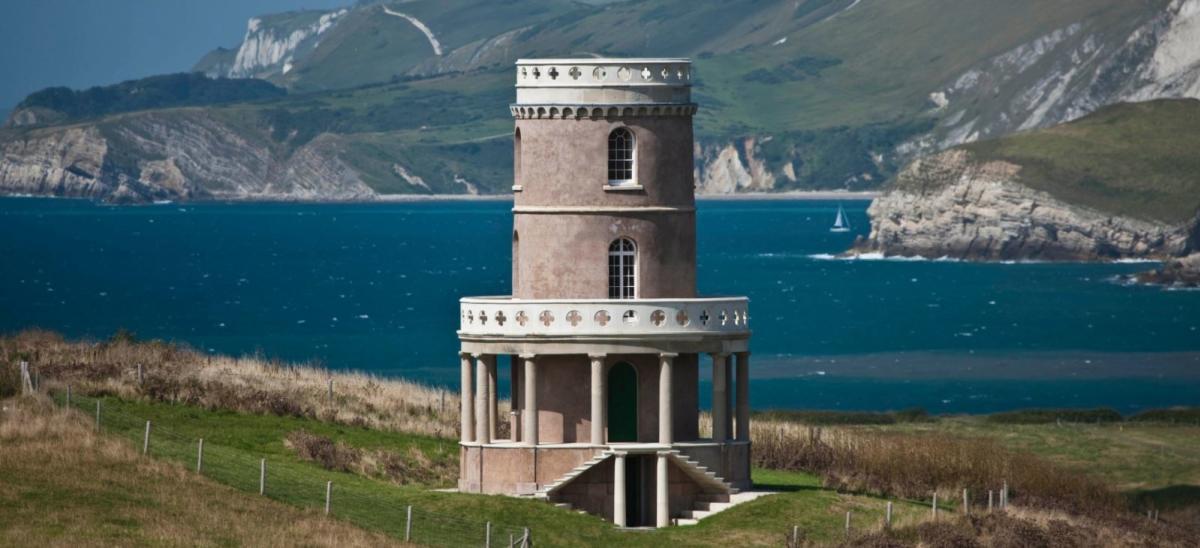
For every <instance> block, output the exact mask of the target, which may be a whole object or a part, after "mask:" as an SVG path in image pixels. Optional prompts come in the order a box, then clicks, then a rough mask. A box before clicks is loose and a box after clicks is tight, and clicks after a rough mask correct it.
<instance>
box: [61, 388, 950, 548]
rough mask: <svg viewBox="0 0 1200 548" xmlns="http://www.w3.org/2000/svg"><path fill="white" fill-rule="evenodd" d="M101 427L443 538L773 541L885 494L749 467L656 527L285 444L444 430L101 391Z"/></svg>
mask: <svg viewBox="0 0 1200 548" xmlns="http://www.w3.org/2000/svg"><path fill="white" fill-rule="evenodd" d="M101 402H102V417H103V423H104V431H105V432H106V433H109V434H111V435H114V436H118V437H121V438H124V439H126V440H127V441H129V442H130V443H132V444H134V446H135V447H138V448H140V447H141V442H142V435H143V431H144V430H143V429H144V428H145V422H144V421H145V420H147V419H148V420H151V421H152V424H153V427H152V434H151V444H150V452H151V454H152V455H153V456H155V457H158V458H164V459H168V460H173V461H178V462H181V463H183V464H184V465H186V466H189V467H191V466H194V463H195V458H196V449H197V446H196V439H197V438H199V437H204V439H205V457H204V473H205V475H207V476H208V477H210V478H212V479H215V480H217V481H219V482H221V483H225V484H228V485H231V486H233V487H236V488H238V489H241V490H243V491H249V492H252V493H256V492H257V490H258V472H259V459H261V458H265V459H267V488H266V490H267V496H268V497H270V498H273V499H276V500H280V501H283V502H286V503H289V504H292V505H295V506H299V507H301V508H321V507H322V505H323V504H324V492H325V482H326V481H332V482H333V484H334V488H333V489H334V490H333V513H334V515H336V516H337V517H339V518H342V519H345V520H348V521H349V522H351V523H353V524H355V525H358V526H361V527H364V528H366V529H369V530H374V531H381V532H384V533H386V534H389V535H392V536H400V535H402V534H403V527H404V513H405V509H406V507H407V506H408V505H412V506H413V507H414V508H415V515H416V516H417V518H416V519H415V523H416V525H415V526H414V527H415V531H414V535H416V538H417V540H418V541H422V539H439V540H438V542H445V543H455V544H459V543H471V542H477V538H476V537H473V536H471V535H474V534H475V533H476V532H477V531H476V530H477V529H480V528H482V526H483V524H484V522H486V521H492V522H493V523H495V524H498V525H497V526H496V527H497V529H496V530H497V531H498V532H500V533H503V534H502V538H507V533H506V532H507V531H517V530H518V529H519V528H520V527H530V528H531V529H532V531H533V534H534V539H535V541H536V542H538V543H540V544H543V545H552V546H581V545H613V544H620V545H629V546H654V545H661V544H663V543H675V544H679V545H687V546H723V545H728V544H730V543H741V544H751V545H754V544H764V543H768V544H773V543H777V542H779V540H780V539H781V538H782V535H784V534H785V532H787V531H790V530H791V528H792V526H795V525H798V526H800V527H801V529H802V530H803V531H804V532H805V535H806V536H807V538H809V539H813V540H832V539H836V538H839V536H840V535H841V534H842V527H843V523H844V519H845V512H847V511H852V512H853V513H854V518H853V519H854V523H855V524H856V525H855V526H856V527H863V528H868V527H874V526H876V525H878V524H879V523H880V522H881V521H882V518H883V513H884V506H885V501H884V500H882V499H878V498H874V497H868V496H859V495H853V494H841V493H837V492H834V491H831V490H827V489H823V488H821V487H820V482H819V480H818V479H817V478H815V477H813V476H811V475H808V474H800V473H790V472H778V471H769V470H755V471H754V473H753V477H754V480H755V482H757V483H759V484H761V485H762V486H764V487H767V488H770V489H774V490H779V491H781V493H780V494H778V495H772V496H769V497H765V498H762V499H759V500H756V501H753V502H750V503H746V504H743V505H741V506H738V507H736V508H733V509H731V510H728V511H726V512H723V513H721V514H718V515H717V516H714V517H712V518H709V519H706V520H704V521H702V522H701V523H700V524H699V525H697V526H692V527H674V528H670V529H666V530H659V531H653V532H636V533H634V532H624V531H619V530H617V529H615V528H614V527H612V526H611V524H609V523H607V522H605V521H603V520H601V519H599V518H597V517H594V516H589V515H581V514H577V513H574V512H569V511H564V510H560V509H557V508H554V507H553V506H551V505H549V504H545V503H542V502H536V501H531V500H521V499H515V498H511V497H504V496H483V495H469V494H457V493H445V492H437V491H433V490H430V489H427V488H425V487H419V486H411V485H409V486H398V485H392V484H388V483H385V482H381V481H377V480H373V479H368V478H364V477H360V476H356V475H352V474H349V473H339V472H331V471H327V470H324V469H322V468H320V467H318V466H317V465H315V464H313V463H310V462H306V461H302V460H300V459H298V458H297V457H295V456H294V455H292V454H291V453H290V451H289V450H288V449H287V448H286V447H285V446H284V444H283V437H284V436H285V435H286V434H287V433H288V432H290V431H293V430H298V429H305V430H308V431H310V432H314V433H318V434H321V435H324V436H328V437H331V438H333V439H335V440H338V441H342V442H345V443H347V444H350V445H353V446H355V447H362V448H379V447H385V448H392V449H402V448H404V447H406V446H409V445H415V446H418V447H421V448H422V450H424V451H426V452H429V453H431V454H436V455H440V457H439V458H455V459H456V458H457V444H456V443H455V442H454V441H452V440H444V439H434V438H428V437H422V436H410V435H405V434H396V433H383V432H375V431H371V430H368V429H361V428H351V427H344V426H337V425H330V424H325V423H321V422H317V421H312V420H307V419H298V418H289V417H274V416H259V415H246V414H239V413H232V412H226V411H209V410H204V409H199V408H194V407H189V406H184V405H171V404H163V403H149V402H140V401H126V400H120V399H115V398H103V399H102V400H101ZM75 404H76V406H77V407H78V408H79V409H80V411H81V412H83V413H85V414H87V415H88V416H92V414H93V413H94V410H95V403H94V400H91V399H86V398H80V397H78V396H76V397H75ZM896 508H897V509H896V519H897V521H898V522H903V521H904V520H915V519H917V518H918V517H919V516H922V515H924V513H925V512H927V506H926V505H925V504H924V503H919V502H904V501H900V502H898V503H897V507H896Z"/></svg>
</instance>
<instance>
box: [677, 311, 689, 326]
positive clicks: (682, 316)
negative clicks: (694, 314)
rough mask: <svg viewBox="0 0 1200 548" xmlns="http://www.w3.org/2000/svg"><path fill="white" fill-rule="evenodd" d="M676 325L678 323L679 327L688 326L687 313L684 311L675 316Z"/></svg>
mask: <svg viewBox="0 0 1200 548" xmlns="http://www.w3.org/2000/svg"><path fill="white" fill-rule="evenodd" d="M675 323H677V324H679V325H687V324H688V315H687V312H686V311H683V310H680V311H679V312H677V313H676V314H675Z"/></svg>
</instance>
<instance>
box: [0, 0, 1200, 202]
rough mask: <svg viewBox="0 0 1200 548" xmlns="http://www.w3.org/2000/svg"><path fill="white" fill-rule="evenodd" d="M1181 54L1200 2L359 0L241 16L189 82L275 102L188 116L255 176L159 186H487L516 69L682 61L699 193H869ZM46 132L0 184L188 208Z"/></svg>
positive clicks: (507, 125) (164, 114)
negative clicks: (259, 93)
mask: <svg viewBox="0 0 1200 548" xmlns="http://www.w3.org/2000/svg"><path fill="white" fill-rule="evenodd" d="M1197 41H1200V0H1139V1H1137V2H1130V1H1128V0H1089V1H1080V0H1056V1H1054V2H1050V3H1047V2H1046V1H1044V0H1012V1H1008V2H992V1H990V0H962V1H958V2H944V1H941V0H912V1H909V2H903V3H901V2H894V1H891V0H800V1H793V0H788V1H782V0H778V1H763V0H728V1H724V0H723V1H718V0H636V1H633V0H631V1H625V2H592V3H579V2H573V1H570V0H506V1H492V0H454V1H449V0H447V1H434V0H415V1H409V2H360V3H357V4H355V5H354V6H352V7H347V8H343V9H338V10H331V11H301V12H291V13H283V14H272V15H265V16H262V17H256V18H253V19H251V20H250V21H249V22H248V24H247V29H246V34H245V37H244V39H243V41H242V43H241V44H239V45H236V46H235V47H232V48H227V49H218V50H215V51H213V52H211V53H209V54H208V55H206V56H205V57H204V58H203V59H202V60H200V61H199V62H198V64H197V65H196V67H195V69H196V70H199V71H203V72H206V73H208V74H210V75H213V76H224V77H234V78H250V77H253V78H262V79H266V80H268V81H270V82H273V83H275V84H277V85H280V86H283V87H285V88H287V89H288V90H289V92H290V94H289V96H288V97H285V98H278V99H272V100H267V101H265V102H264V101H260V102H257V103H254V104H237V105H231V106H227V107H217V108H211V107H207V108H206V112H204V113H203V117H204V118H205V119H206V120H209V121H210V122H212V123H220V124H221V131H220V133H230V134H236V135H241V136H243V138H245V139H248V141H249V142H251V143H254V144H261V145H262V147H263V148H262V150H263V151H265V152H264V154H267V156H266V157H263V156H261V155H249V154H242V153H232V154H230V156H229V157H227V158H225V161H224V163H223V164H224V165H222V166H221V167H222V169H225V168H230V169H231V170H232V171H238V170H241V171H245V172H255V173H258V172H260V171H262V172H263V173H264V175H261V176H258V177H257V179H255V181H256V182H254V183H244V182H239V183H236V184H235V183H233V182H231V181H228V180H227V179H225V178H224V176H221V177H213V176H211V175H212V174H211V173H210V174H209V175H208V176H204V177H202V176H201V174H199V173H198V172H189V171H188V170H187V169H185V168H184V167H180V168H179V171H180V175H179V177H174V176H172V177H168V178H167V179H166V180H170V181H172V182H173V183H172V184H175V183H178V184H177V185H176V186H179V187H180V188H187V189H190V190H189V191H188V192H189V193H188V194H186V196H190V197H217V196H220V197H223V198H237V197H251V196H252V197H256V198H257V197H270V196H273V195H274V196H276V197H279V198H303V199H332V198H336V197H356V198H362V197H370V196H372V195H377V194H395V193H420V194H429V193H443V192H451V193H471V192H478V193H489V192H504V191H505V189H507V187H508V180H509V179H510V177H511V175H510V173H511V171H510V170H511V166H510V162H511V158H510V156H511V155H510V154H508V153H507V152H506V151H505V149H506V148H507V147H508V146H509V142H508V140H507V134H508V133H509V132H510V131H511V123H512V122H511V119H510V118H509V114H508V112H507V109H506V108H505V107H506V105H507V104H508V103H509V102H511V101H512V98H513V87H512V86H513V73H512V63H513V61H514V60H515V59H517V58H519V57H537V56H555V57H562V56H572V55H578V56H592V55H610V56H655V55H682V56H690V57H693V58H694V59H695V64H696V70H697V72H696V74H697V80H696V88H695V90H694V96H695V97H696V101H697V102H698V103H699V104H700V107H701V108H700V111H699V114H698V115H697V117H696V129H697V132H696V136H697V141H698V143H697V144H698V146H697V160H696V173H697V184H698V191H699V192H701V193H707V194H725V193H734V192H772V191H782V190H819V189H831V188H832V189H853V190H860V189H870V188H877V187H879V186H880V185H881V184H882V183H883V182H884V181H886V180H888V179H890V178H892V177H894V176H895V175H896V173H897V172H898V170H899V168H900V167H901V166H903V165H904V164H905V163H907V162H908V161H909V160H910V159H912V158H915V157H919V156H923V155H927V154H931V153H936V152H938V151H940V150H943V149H945V148H947V147H951V146H954V145H957V144H961V143H967V142H973V141H976V140H979V139H984V138H992V137H999V136H1004V135H1007V134H1009V133H1011V132H1013V131H1017V130H1021V129H1033V128H1039V127H1047V126H1051V125H1054V124H1057V123H1060V122H1062V121H1066V120H1071V119H1075V118H1077V117H1079V116H1082V115H1084V114H1087V113H1088V112H1091V111H1093V110H1095V109H1096V108H1098V107H1101V106H1104V105H1107V104H1112V103H1116V102H1121V101H1128V100H1146V99H1154V98H1161V97H1200V48H1196V47H1194V44H1195V43H1197ZM196 116H199V114H197V113H196V112H193V111H190V110H186V109H179V110H175V111H162V110H160V111H157V113H156V114H155V117H156V121H157V122H156V123H158V124H160V125H161V127H162V128H163V129H164V130H168V131H169V133H170V134H171V135H173V136H175V137H177V138H178V139H179V142H181V143H187V145H188V146H201V147H207V148H212V147H213V146H215V144H214V143H213V142H208V143H207V144H201V143H198V141H203V140H205V139H206V137H205V136H203V135H199V134H194V133H192V129H194V128H192V127H191V126H189V125H188V123H187V122H188V121H189V120H193V119H195V117H196ZM172 117H177V121H172ZM227 119H232V120H234V121H235V123H232V124H225V123H224V122H219V121H221V120H227ZM127 123H131V122H129V121H127V120H126V119H125V118H124V117H123V116H115V117H111V119H106V120H103V121H99V122H95V123H94V124H93V125H94V126H95V127H96V129H98V130H100V129H103V128H107V129H103V131H102V132H104V131H107V132H109V134H111V133H112V132H113V131H114V128H119V127H123V125H124V124H127ZM189 128H192V129H189ZM63 131H69V130H68V129H67V128H63V129H61V130H59V133H57V134H54V132H53V131H45V132H39V133H37V134H30V133H20V132H8V133H0V150H5V151H7V156H5V158H4V159H3V160H0V191H3V192H18V191H20V192H26V191H29V190H30V189H35V190H34V192H36V193H41V192H61V193H66V194H68V195H87V196H95V197H100V198H105V197H106V196H109V195H110V194H109V193H111V192H116V191H115V190H113V189H116V188H118V187H120V186H121V185H122V184H124V185H125V188H126V189H128V190H130V191H131V192H132V193H133V194H132V195H133V196H146V195H177V196H181V197H182V196H184V195H180V194H178V191H177V190H173V189H172V188H167V187H162V186H160V185H157V184H156V183H155V182H154V177H157V175H154V173H155V172H154V170H153V169H152V170H151V172H150V173H149V174H148V175H147V174H146V173H143V172H142V170H143V168H142V167H141V166H145V165H151V166H158V165H160V164H159V163H155V162H162V161H163V158H162V157H159V156H156V154H159V153H157V152H155V153H149V152H147V150H146V148H147V145H146V144H145V143H141V142H139V141H136V140H134V141H130V140H127V139H117V138H114V139H108V138H106V140H105V141H104V142H105V143H106V145H105V147H104V151H105V154H106V155H107V156H109V157H116V158H119V161H118V162H117V163H118V164H120V165H122V166H125V167H124V168H122V169H121V170H109V171H107V172H106V173H108V174H112V175H101V176H100V179H98V180H97V181H94V182H89V181H88V180H77V179H73V178H72V177H71V176H70V174H71V173H72V171H71V170H70V169H68V167H69V166H70V164H71V163H72V162H74V160H73V158H74V157H75V155H72V154H66V155H64V156H62V157H59V158H57V159H54V160H53V161H51V160H47V158H46V157H45V155H44V154H41V153H37V152H36V151H39V150H43V149H41V148H39V147H41V146H45V145H46V144H47V143H49V141H45V140H44V139H46V138H51V140H53V141H54V142H56V143H59V142H65V141H64V140H66V141H69V138H67V136H66V135H65V134H63V133H61V132H63ZM117 133H120V131H117ZM52 134H54V135H52ZM31 139H33V140H31ZM39 143H40V144H39ZM310 143H312V144H314V147H316V148H319V149H320V151H321V152H320V153H319V154H318V155H317V156H313V154H316V152H314V147H307V148H305V147H306V145H308V144H310ZM109 145H111V147H109ZM130 145H132V146H130ZM301 149H303V150H304V151H305V153H304V154H302V155H301V156H295V153H296V151H298V150H301ZM147 154H149V155H148V156H147ZM165 154H167V156H170V155H171V154H172V153H170V152H167V153H165ZM84 156H86V155H84ZM315 158H319V161H318V160H316V159H315ZM47 162H49V163H47ZM47 166H49V167H47ZM235 166H236V169H233V168H234V167H235ZM262 166H270V167H269V168H263V167H262ZM317 166H321V167H320V168H319V169H316V168H317ZM331 166H337V167H336V168H334V167H331ZM326 169H333V170H334V172H336V173H337V174H338V177H339V178H340V179H338V180H328V181H325V182H324V183H322V184H320V185H317V184H316V183H315V182H314V181H307V180H306V181H303V182H301V183H300V186H301V187H304V188H316V187H317V186H319V187H321V188H322V190H320V191H316V190H314V191H312V192H309V191H305V192H301V193H299V194H296V193H294V192H293V190H294V187H295V186H296V184H295V183H294V182H293V181H292V180H284V179H282V177H284V175H283V174H284V173H286V172H288V170H293V171H304V172H309V173H318V172H324V171H325V170H326ZM84 171H87V170H84ZM210 171H211V170H210ZM88 172H89V173H91V171H88ZM118 173H119V174H120V175H116V174H118ZM331 173H332V172H331ZM5 174H7V175H5ZM120 176H123V177H124V179H117V178H113V177H120ZM106 177H107V178H106ZM180 185H182V186H180ZM241 186H245V187H246V188H240V187H241ZM249 188H252V189H254V192H253V193H252V194H247V195H243V194H241V193H242V192H248V190H246V189H249ZM337 189H341V190H340V191H336V190H337ZM327 191H335V192H334V194H324V192H327ZM123 195H127V196H128V195H131V194H129V193H123Z"/></svg>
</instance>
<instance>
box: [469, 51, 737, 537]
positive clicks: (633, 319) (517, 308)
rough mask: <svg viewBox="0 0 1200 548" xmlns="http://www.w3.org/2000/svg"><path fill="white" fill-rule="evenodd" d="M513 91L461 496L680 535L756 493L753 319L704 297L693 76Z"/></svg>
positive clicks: (666, 73) (661, 74)
mask: <svg viewBox="0 0 1200 548" xmlns="http://www.w3.org/2000/svg"><path fill="white" fill-rule="evenodd" d="M516 77H517V101H516V103H515V104H513V105H511V107H510V110H511V112H512V115H513V117H514V118H515V119H516V128H515V130H514V132H513V142H514V150H513V164H514V184H513V193H514V207H513V233H512V257H513V270H512V286H513V295H512V296H504V297H470V298H464V299H462V301H461V328H460V330H459V339H460V340H461V342H462V354H461V357H462V417H463V418H462V442H461V446H462V449H461V454H462V457H461V474H460V479H459V488H460V490H462V491H465V492H483V493H506V494H513V495H528V496H534V497H539V498H546V499H548V500H550V501H553V502H556V503H568V504H570V505H571V506H573V507H576V508H579V509H583V510H586V511H588V512H591V513H594V514H598V515H602V516H605V517H606V518H608V519H610V520H612V521H614V522H615V523H616V524H617V525H620V526H645V525H655V526H659V527H663V526H666V525H668V524H670V523H671V520H672V519H679V518H682V519H684V520H686V519H688V518H689V517H690V516H691V511H692V510H693V508H694V506H695V505H696V504H697V503H711V502H713V501H721V500H727V497H728V496H729V495H730V494H731V493H733V492H736V491H737V490H738V489H740V488H745V487H747V486H749V481H750V479H749V462H750V441H749V401H748V396H749V374H748V373H749V369H748V368H749V352H748V344H749V338H750V330H749V327H748V326H747V321H748V316H747V300H746V298H744V297H717V298H702V297H698V296H697V295H696V209H695V197H694V187H695V182H694V180H693V158H692V151H693V140H692V116H693V115H694V114H695V112H696V105H695V104H694V103H692V102H691V81H692V71H691V63H690V61H688V60H687V59H532V60H520V61H518V62H517V66H516ZM501 356H507V357H508V358H507V361H508V362H509V363H510V365H511V375H512V379H513V383H512V386H513V390H512V396H513V397H512V402H513V405H512V408H513V410H512V412H511V414H510V415H509V416H508V417H498V416H497V406H496V388H495V387H496V367H497V358H498V357H501ZM702 358H706V359H705V360H704V361H710V360H711V364H712V369H711V371H712V378H713V382H712V393H711V394H712V402H713V406H712V409H713V427H712V436H711V437H706V438H701V437H700V432H699V424H698V422H699V420H698V419H699V379H700V369H701V365H700V364H701V361H702ZM735 365H736V367H735ZM735 369H736V374H735ZM735 379H736V380H735ZM734 387H736V389H735V388H734ZM735 402H736V403H735ZM735 419H736V420H735ZM504 420H508V421H509V428H508V430H509V431H510V432H511V435H509V436H508V438H507V439H498V437H497V434H498V428H497V423H498V422H500V421H504ZM735 423H736V430H735Z"/></svg>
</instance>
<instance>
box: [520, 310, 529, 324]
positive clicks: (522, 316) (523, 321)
mask: <svg viewBox="0 0 1200 548" xmlns="http://www.w3.org/2000/svg"><path fill="white" fill-rule="evenodd" d="M517 323H519V324H521V327H525V324H527V323H529V316H527V315H526V314H525V311H524V310H518V311H517Z"/></svg>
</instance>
